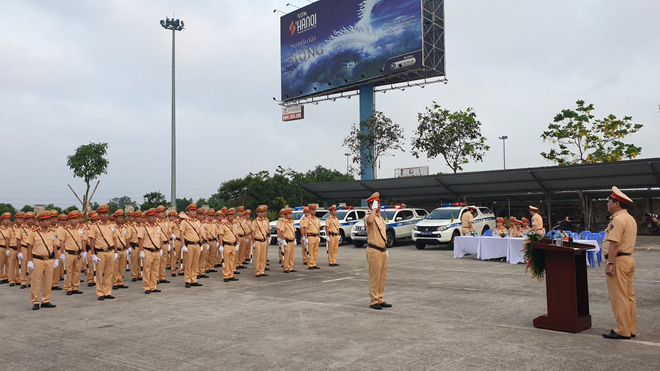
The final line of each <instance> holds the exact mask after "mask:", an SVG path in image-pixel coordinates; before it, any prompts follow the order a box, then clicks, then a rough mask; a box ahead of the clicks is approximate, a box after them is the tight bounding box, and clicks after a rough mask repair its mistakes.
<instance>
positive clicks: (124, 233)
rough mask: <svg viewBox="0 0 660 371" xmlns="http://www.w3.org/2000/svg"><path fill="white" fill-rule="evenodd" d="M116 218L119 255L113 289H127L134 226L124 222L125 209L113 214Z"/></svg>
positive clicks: (116, 240) (115, 265) (116, 261)
mask: <svg viewBox="0 0 660 371" xmlns="http://www.w3.org/2000/svg"><path fill="white" fill-rule="evenodd" d="M112 219H113V220H114V224H115V225H114V227H115V229H116V231H117V233H116V236H115V246H116V247H117V254H119V257H118V258H117V260H115V264H114V273H113V280H112V281H113V283H112V289H113V290H117V289H127V288H128V286H126V285H124V272H125V271H126V265H127V262H128V258H129V257H130V254H131V250H129V249H130V248H131V239H132V237H133V236H132V232H133V230H132V228H131V227H130V226H129V225H127V224H126V223H125V222H124V210H122V209H119V210H117V211H115V212H114V213H113V214H112Z"/></svg>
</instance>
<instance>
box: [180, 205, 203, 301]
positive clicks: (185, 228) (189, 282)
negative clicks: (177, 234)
mask: <svg viewBox="0 0 660 371" xmlns="http://www.w3.org/2000/svg"><path fill="white" fill-rule="evenodd" d="M196 216H197V204H195V203H192V204H190V205H188V207H186V214H183V215H182V219H183V220H181V224H180V225H179V226H180V229H181V237H182V238H183V247H182V248H181V251H182V252H183V254H184V255H183V265H184V267H183V269H184V277H185V278H184V281H185V285H186V288H190V287H191V286H204V285H202V284H201V283H199V282H197V274H198V273H199V255H200V248H201V246H200V243H201V240H202V235H201V228H202V226H201V223H198V222H197V220H196V218H195V217H196Z"/></svg>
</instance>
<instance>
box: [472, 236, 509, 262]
mask: <svg viewBox="0 0 660 371" xmlns="http://www.w3.org/2000/svg"><path fill="white" fill-rule="evenodd" d="M479 239H480V240H481V241H480V243H479V250H478V251H477V258H478V259H481V260H488V259H496V258H506V257H507V250H508V248H509V238H502V237H480V238H479Z"/></svg>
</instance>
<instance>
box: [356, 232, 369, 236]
mask: <svg viewBox="0 0 660 371" xmlns="http://www.w3.org/2000/svg"><path fill="white" fill-rule="evenodd" d="M355 235H356V236H366V235H367V232H355Z"/></svg>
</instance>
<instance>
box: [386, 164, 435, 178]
mask: <svg viewBox="0 0 660 371" xmlns="http://www.w3.org/2000/svg"><path fill="white" fill-rule="evenodd" d="M425 175H429V167H428V166H417V167H404V168H401V169H394V177H395V178H404V177H410V176H425Z"/></svg>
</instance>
